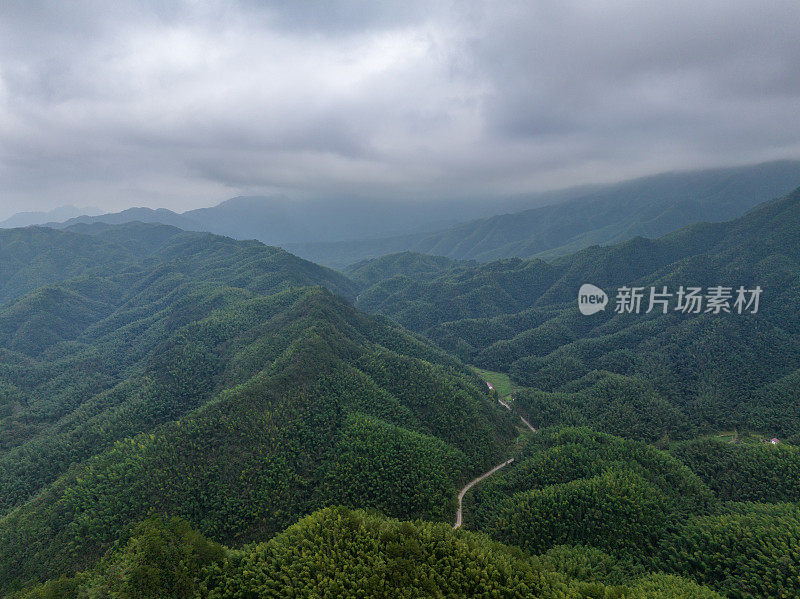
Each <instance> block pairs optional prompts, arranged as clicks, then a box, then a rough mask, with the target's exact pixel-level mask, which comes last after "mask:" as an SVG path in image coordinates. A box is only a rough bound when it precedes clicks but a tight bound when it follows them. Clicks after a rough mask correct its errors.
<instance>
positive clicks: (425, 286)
mask: <svg viewBox="0 0 800 599" xmlns="http://www.w3.org/2000/svg"><path fill="white" fill-rule="evenodd" d="M798 230H800V190H796V191H795V192H793V193H792V194H790V195H788V196H786V197H784V198H781V199H779V200H774V201H771V202H767V203H766V204H764V205H762V206H760V207H758V208H757V209H754V210H752V211H751V212H749V213H748V214H746V215H744V216H742V217H740V218H738V219H736V220H733V221H729V222H726V223H715V224H697V225H692V226H689V227H687V228H685V229H681V230H680V231H676V232H674V233H671V234H669V235H666V236H664V237H661V238H658V239H652V240H651V239H645V238H641V237H639V238H634V239H632V240H630V241H627V242H624V243H622V244H618V245H615V246H609V247H600V246H594V247H590V248H587V249H585V250H582V251H581V252H578V253H576V254H574V255H572V256H567V257H563V258H559V259H556V260H554V261H552V262H549V263H548V262H544V261H541V260H530V261H523V260H520V259H509V260H502V261H498V262H493V263H489V264H485V265H472V266H470V265H464V264H460V265H457V266H454V267H453V268H452V269H451V270H450V271H449V272H448V271H443V272H441V273H439V274H437V275H435V276H433V277H409V276H406V275H393V274H392V272H391V271H387V272H386V275H387V277H388V278H387V279H385V280H384V281H382V282H379V283H376V284H373V285H370V286H367V287H365V288H364V289H362V291H361V292H360V293H359V295H358V300H357V305H358V306H359V307H361V308H363V309H365V310H367V311H370V312H374V313H379V314H385V315H389V316H391V317H392V318H395V319H396V320H398V321H399V322H401V323H403V324H404V325H405V326H408V327H409V328H411V329H413V330H417V331H419V332H422V333H425V334H426V335H427V336H429V337H430V338H431V339H433V340H434V341H436V342H437V343H438V344H439V345H440V346H441V347H443V348H445V349H447V350H449V351H452V352H454V353H455V354H457V355H459V356H460V357H461V358H462V359H464V360H465V361H467V362H470V363H473V364H476V365H478V366H481V367H485V368H488V369H490V370H502V371H507V372H510V373H511V375H512V377H513V378H514V379H515V380H516V381H517V382H518V383H519V384H522V385H524V386H527V387H530V388H535V389H538V390H537V391H531V392H525V393H522V394H520V397H519V404H520V405H523V404H524V405H526V406H527V408H528V409H529V410H530V411H531V412H530V414H531V416H532V417H533V419H534V420H535V421H537V422H538V423H539V424H541V425H548V424H592V425H593V426H599V427H600V428H603V429H604V427H606V426H608V427H610V428H609V429H604V430H609V431H610V432H614V433H617V434H622V435H626V436H634V437H636V438H644V439H647V440H653V438H654V436H655V438H658V437H659V436H661V435H663V434H669V435H673V436H674V435H678V436H691V435H693V434H694V433H695V432H697V431H701V430H704V431H714V430H725V429H726V428H733V427H736V426H742V427H745V428H748V427H749V428H755V429H756V430H760V431H763V432H764V433H765V434H767V433H769V434H770V436H774V435H779V436H791V435H795V434H798V433H800V420H798V418H797V416H796V414H795V415H792V408H791V406H792V405H793V402H795V401H797V399H798V397H797V391H796V385H793V384H792V381H793V380H796V377H797V362H796V359H795V356H796V355H797V354H798V351H800V341H799V340H800V336H798V333H800V321H798V318H799V316H798V314H800V279H799V278H798V277H799V276H800V242H799V241H798V237H797V231H798ZM382 263H383V264H387V263H388V262H387V259H383V261H382ZM367 267H368V265H362V266H361V267H360V268H361V269H364V268H367ZM584 283H592V284H594V285H597V286H599V287H600V288H602V289H605V290H606V292H607V293H608V294H609V296H610V303H609V305H608V306H607V308H606V310H605V311H602V312H600V313H598V314H595V315H593V316H591V317H586V316H583V315H581V314H580V313H579V312H578V310H577V306H576V299H577V293H578V288H579V287H580V286H581V285H582V284H584ZM681 285H683V286H686V287H689V286H699V287H701V288H703V290H704V292H705V290H706V289H707V288H709V287H711V286H716V285H727V286H730V287H733V288H734V289H735V288H737V287H738V286H740V285H742V286H745V287H747V288H748V289H749V288H754V287H756V286H761V287H762V289H763V294H762V297H761V303H760V308H759V311H758V313H757V314H735V313H734V314H727V313H722V314H708V313H700V314H684V313H682V312H678V311H675V310H674V309H671V310H670V311H669V313H667V314H661V312H660V309H659V310H658V311H656V312H653V313H651V314H644V313H642V314H627V313H626V314H619V313H616V311H615V297H614V293H615V290H616V289H617V288H619V287H622V286H641V287H645V288H649V287H651V286H653V287H657V288H658V289H659V290H661V287H663V286H667V287H668V289H669V290H670V291H672V292H673V294H674V293H675V292H676V291H677V290H678V288H679V287H680V286H681ZM672 301H673V308H674V303H675V299H674V298H673V300H672ZM731 301H732V300H731ZM643 302H644V305H643V308H642V312H644V311H646V309H647V298H645V299H644V300H643ZM612 397H616V398H617V399H615V400H613V399H611V398H612ZM623 398H626V399H624V400H623ZM609 402H611V403H609ZM641 402H644V403H643V404H642V403H641ZM634 405H638V406H639V407H638V408H634V407H633V406H634ZM633 410H638V412H639V414H638V415H637V414H636V413H634V411H633ZM612 413H616V416H613V417H612ZM622 414H625V416H624V417H622V416H621V415H622ZM642 414H643V415H644V419H643V416H642ZM648 418H652V420H651V421H650V422H649V423H648V422H646V421H647V419H648Z"/></svg>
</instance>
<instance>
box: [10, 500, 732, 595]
mask: <svg viewBox="0 0 800 599" xmlns="http://www.w3.org/2000/svg"><path fill="white" fill-rule="evenodd" d="M565 549H566V548H565ZM76 595H77V596H108V597H145V596H146V597H178V598H180V597H186V598H188V597H204V598H208V599H212V598H222V597H226V598H228V597H230V598H236V597H241V598H245V597H387V598H388V597H442V596H450V597H481V596H487V597H493V596H501V597H519V598H523V597H539V598H541V599H549V598H553V599H556V598H557V599H571V598H576V599H577V598H583V599H586V598H609V599H613V598H623V597H641V598H645V597H646V598H651V599H678V598H682V597H692V598H695V599H714V598H718V597H720V595H718V594H716V593H714V592H713V591H712V590H710V589H709V588H707V587H702V586H700V585H697V584H695V583H693V582H691V581H690V580H687V579H683V578H680V577H677V576H671V575H663V574H660V575H639V576H635V577H634V576H631V575H630V574H629V573H627V572H625V570H624V568H622V567H620V566H619V565H618V563H617V562H616V561H615V560H614V559H613V558H611V557H610V556H608V555H605V554H602V553H600V552H597V551H586V550H577V551H575V550H570V549H566V550H559V551H557V552H553V553H550V554H547V555H543V556H540V557H532V556H529V555H526V554H524V553H522V552H520V551H519V550H517V549H514V548H512V547H507V546H503V545H501V544H499V543H496V542H492V541H490V540H488V539H487V538H485V537H483V536H480V535H474V534H471V533H461V532H459V533H456V532H453V531H452V530H450V528H449V527H448V526H447V525H442V524H432V523H425V522H408V521H405V522H401V521H398V520H392V519H386V518H384V517H382V516H379V515H376V514H373V513H365V512H363V511H351V510H346V509H342V508H334V509H331V508H329V509H324V510H321V511H319V512H316V513H314V514H312V515H310V516H308V517H306V518H305V519H303V520H301V521H300V522H299V523H297V524H295V525H294V526H291V527H289V528H288V529H287V530H285V531H283V532H281V533H280V534H278V535H276V536H275V537H274V538H273V539H271V540H269V541H267V542H264V543H260V544H254V545H250V546H247V547H244V548H242V549H240V550H230V549H226V548H224V547H222V546H220V545H218V544H216V543H214V542H212V541H209V540H207V539H206V538H204V537H203V536H202V535H201V534H199V533H197V532H196V531H194V530H192V529H191V528H190V527H189V526H188V525H187V524H186V522H185V521H181V520H179V519H172V520H168V521H165V520H163V519H160V518H153V519H150V520H147V521H145V522H143V523H142V524H140V525H138V526H137V527H136V528H135V529H134V531H133V533H132V534H131V535H129V536H127V537H126V539H125V540H124V543H121V544H120V546H119V549H117V550H115V551H113V552H110V553H109V555H108V556H106V557H105V558H104V559H103V560H102V561H101V562H100V563H99V564H98V565H97V566H96V567H95V568H94V569H92V570H90V571H86V572H82V573H80V574H78V575H76V576H74V577H68V578H67V577H65V578H61V579H59V580H57V581H52V582H50V583H48V584H46V585H42V586H40V587H38V588H36V589H33V590H32V591H30V592H28V593H25V594H24V595H19V596H18V599H22V598H23V597H24V598H27V599H37V598H44V597H50V598H57V597H72V596H76Z"/></svg>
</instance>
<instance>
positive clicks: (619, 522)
mask: <svg viewBox="0 0 800 599" xmlns="http://www.w3.org/2000/svg"><path fill="white" fill-rule="evenodd" d="M698 443H708V441H699V442H698V441H693V442H692V444H693V445H697V444H698ZM712 443H716V444H719V443H720V442H719V441H712ZM724 445H726V446H728V447H729V448H730V453H736V452H738V453H740V454H742V456H743V457H744V455H747V454H749V455H753V454H756V453H758V454H761V455H762V456H763V457H762V459H760V460H759V463H760V465H761V466H762V469H759V470H757V472H758V474H757V475H756V477H757V478H762V477H764V476H767V477H770V478H772V479H774V480H779V481H781V482H779V483H778V484H779V485H782V486H784V488H786V485H787V483H788V484H789V485H791V483H790V482H788V480H787V477H792V476H793V475H794V472H795V467H793V465H792V464H791V463H790V462H788V461H785V460H780V461H778V460H775V459H771V458H769V457H767V456H769V455H770V454H771V453H773V450H774V449H775V448H774V447H772V446H771V445H765V444H763V443H759V444H734V445H732V444H731V443H730V442H724ZM796 452H797V448H796V447H794V448H786V449H785V451H781V452H779V453H780V454H784V455H785V454H786V453H796ZM676 453H677V455H678V456H685V455H686V453H685V452H684V451H682V450H679V451H677V452H676ZM515 458H516V459H515V461H514V463H512V464H511V465H510V466H509V467H507V468H504V469H503V470H501V471H500V472H499V473H498V474H497V476H494V477H492V478H491V479H490V480H488V481H486V482H485V483H484V484H482V485H481V486H480V487H478V489H477V490H476V492H475V493H474V495H473V496H472V498H471V500H470V503H469V505H468V511H469V517H470V518H471V521H472V522H473V525H474V526H475V528H476V529H477V530H480V531H483V532H486V533H488V534H490V535H491V536H492V538H495V539H497V540H499V541H502V542H503V543H506V544H511V545H514V546H520V547H523V548H525V549H527V550H528V551H530V552H532V553H542V552H546V551H549V552H557V551H558V549H557V548H558V547H560V546H563V545H568V546H577V547H587V546H590V547H594V548H596V549H598V550H601V551H603V552H604V553H606V554H608V555H610V556H612V558H613V559H614V560H617V561H612V562H611V563H612V564H615V566H616V568H619V566H620V565H621V564H625V563H628V564H630V566H629V570H630V571H634V572H635V571H637V570H642V571H646V572H653V571H655V572H658V571H661V572H669V573H671V574H678V575H683V576H690V577H691V578H693V579H694V581H695V582H696V583H699V584H707V585H709V586H711V587H712V588H714V589H715V590H716V591H718V592H720V593H723V594H724V595H725V596H727V597H782V596H785V597H794V596H797V595H798V593H800V583H798V580H797V576H796V573H797V571H798V569H800V552H798V550H797V547H798V544H799V543H800V507H798V503H797V501H798V499H800V495H798V494H797V492H796V491H795V492H793V493H792V494H791V495H790V496H789V497H786V500H787V502H786V503H773V502H772V500H774V499H778V498H777V497H774V495H773V496H772V498H770V497H769V495H770V494H771V491H770V489H769V484H761V486H760V490H761V494H759V493H753V494H750V495H749V499H748V501H749V502H748V503H733V502H730V501H725V499H729V496H726V494H724V493H722V494H718V493H713V492H712V491H711V490H710V489H709V487H708V486H706V482H705V481H703V480H700V478H699V477H698V476H697V475H696V474H694V473H693V472H692V471H691V470H690V469H689V468H687V466H686V465H685V464H684V463H682V462H681V461H680V460H678V459H676V456H675V455H670V454H669V453H667V452H663V451H659V450H657V449H655V448H654V447H652V446H649V445H645V444H644V443H641V442H636V441H624V440H622V439H620V438H618V437H613V436H610V435H605V434H602V433H597V432H595V431H592V430H589V429H561V430H545V431H541V432H540V434H538V435H533V436H530V437H529V438H528V439H527V442H526V443H525V444H524V445H523V446H522V447H521V448H520V450H519V451H518V452H517V454H516V455H515ZM690 463H691V464H692V465H699V464H697V461H693V462H690ZM726 465H727V466H732V469H730V470H727V471H726V470H725V468H724V467H721V468H717V469H716V472H717V473H723V476H736V475H737V474H738V476H739V480H740V481H741V482H743V483H744V484H745V485H746V486H749V487H751V489H753V490H754V489H755V488H756V487H757V486H758V485H759V483H760V482H761V481H759V482H755V481H752V482H749V483H748V482H747V481H746V479H747V478H748V473H754V471H755V469H754V468H753V467H752V466H747V465H745V464H744V463H743V462H739V463H737V464H733V463H731V462H728V463H727V464H726ZM707 480H709V484H711V485H712V486H716V485H715V483H714V481H711V480H710V479H707ZM754 482H755V484H754ZM771 499H772V500H771ZM781 500H783V498H781ZM789 501H791V502H789ZM684 592H685V593H686V595H684V596H694V595H693V594H690V591H688V590H687V591H684ZM634 596H638V595H636V594H634Z"/></svg>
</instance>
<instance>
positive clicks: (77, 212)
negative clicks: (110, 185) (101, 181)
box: [0, 206, 102, 229]
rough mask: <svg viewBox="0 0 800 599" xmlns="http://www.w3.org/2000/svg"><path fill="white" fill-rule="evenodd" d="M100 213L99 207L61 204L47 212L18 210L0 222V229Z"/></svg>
mask: <svg viewBox="0 0 800 599" xmlns="http://www.w3.org/2000/svg"><path fill="white" fill-rule="evenodd" d="M99 214H102V211H101V210H100V209H99V208H76V207H75V206H61V207H59V208H54V209H53V210H50V211H48V212H19V213H17V214H14V215H13V216H11V217H9V218H7V219H6V220H4V221H1V222H0V229H13V228H16V227H29V226H31V225H43V224H45V223H49V222H61V221H65V220H69V219H71V218H75V217H78V216H82V215H86V216H90V217H91V216H97V215H99Z"/></svg>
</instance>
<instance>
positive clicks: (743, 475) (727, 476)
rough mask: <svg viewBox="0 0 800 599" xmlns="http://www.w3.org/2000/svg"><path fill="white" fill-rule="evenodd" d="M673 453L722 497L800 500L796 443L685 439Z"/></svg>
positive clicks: (799, 470)
mask: <svg viewBox="0 0 800 599" xmlns="http://www.w3.org/2000/svg"><path fill="white" fill-rule="evenodd" d="M672 453H673V454H674V455H675V456H676V457H678V458H679V459H680V460H681V461H683V463H684V464H686V465H688V466H689V467H690V468H691V469H692V470H693V471H694V472H696V473H697V475H698V476H700V478H702V479H703V481H705V483H706V484H707V485H708V486H709V487H711V488H712V489H713V490H714V492H715V493H716V494H717V496H719V497H720V498H722V499H725V500H729V501H760V502H766V503H778V502H783V501H791V502H798V501H800V449H798V448H797V447H795V446H793V445H787V444H785V443H779V444H778V445H772V444H771V443H769V442H766V441H765V442H756V443H740V442H736V443H732V442H727V443H726V442H725V441H723V440H720V439H714V438H706V439H699V440H695V441H687V442H685V443H681V444H679V445H677V446H676V447H675V448H673V450H672Z"/></svg>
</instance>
